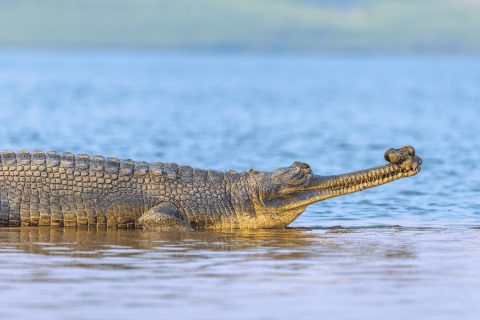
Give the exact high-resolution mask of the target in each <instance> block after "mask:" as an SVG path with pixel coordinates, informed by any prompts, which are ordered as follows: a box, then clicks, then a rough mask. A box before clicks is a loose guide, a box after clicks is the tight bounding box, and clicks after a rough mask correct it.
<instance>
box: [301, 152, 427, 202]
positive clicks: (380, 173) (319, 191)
mask: <svg viewBox="0 0 480 320" xmlns="http://www.w3.org/2000/svg"><path fill="white" fill-rule="evenodd" d="M385 160H387V161H388V162H389V163H388V164H385V165H382V166H378V167H374V168H370V169H366V170H360V171H355V172H350V173H345V174H339V175H332V176H319V175H314V177H313V179H312V180H311V183H310V184H309V185H307V186H304V187H303V188H302V190H298V191H297V192H295V193H296V194H295V201H293V203H295V205H296V206H308V205H309V204H312V203H315V202H318V201H322V200H325V199H328V198H333V197H338V196H341V195H345V194H348V193H353V192H357V191H362V190H365V189H369V188H373V187H376V186H379V185H382V184H386V183H388V182H392V181H395V180H398V179H401V178H406V177H411V176H414V175H416V174H417V173H419V172H420V170H421V165H422V159H420V157H418V156H416V155H415V149H414V148H413V147H411V146H405V147H403V148H400V149H398V150H397V149H389V150H387V151H386V152H385ZM293 203H292V204H293Z"/></svg>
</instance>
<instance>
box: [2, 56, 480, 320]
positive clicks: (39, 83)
mask: <svg viewBox="0 0 480 320" xmlns="http://www.w3.org/2000/svg"><path fill="white" fill-rule="evenodd" d="M0 111H1V112H0V121H1V124H2V125H1V126H0V141H1V144H2V149H10V150H16V149H26V150H34V149H40V150H43V151H48V150H56V151H71V152H85V153H89V154H101V155H104V156H116V157H118V158H132V159H134V160H145V161H164V162H177V163H180V164H189V165H191V166H195V167H200V168H212V169H220V170H226V169H235V170H237V171H243V170H246V171H248V169H250V168H256V169H259V170H273V169H275V168H277V167H281V166H288V165H290V164H291V163H293V162H294V161H297V160H299V161H302V162H306V163H308V164H309V165H310V166H311V167H312V169H313V171H314V172H315V173H318V174H323V175H329V174H337V173H345V172H350V171H355V170H360V169H365V168H368V167H372V166H376V165H380V164H383V163H385V161H384V160H383V153H384V152H385V150H387V149H388V148H391V147H394V148H398V147H401V146H403V145H407V144H410V145H412V146H414V147H415V149H416V151H417V154H418V155H419V156H420V157H421V158H422V159H423V166H422V171H421V172H420V173H419V174H418V175H417V176H415V177H412V178H408V179H402V180H399V181H395V182H393V183H390V184H387V185H384V186H380V187H377V188H374V189H370V190H366V191H363V192H359V193H355V194H351V195H347V196H343V197H338V198H334V199H329V200H326V201H324V202H320V203H317V204H314V205H311V206H310V207H308V208H307V210H306V211H305V213H304V214H303V215H302V216H300V217H299V218H298V219H297V220H296V221H295V222H294V223H292V224H291V225H290V227H291V228H288V229H285V230H256V231H231V230H229V231H224V232H213V231H208V232H207V231H205V232H193V233H185V234H182V233H169V232H166V233H159V232H147V231H143V230H110V229H109V230H96V229H95V230H91V229H90V230H89V229H77V228H62V229H59V228H2V229H0V301H2V303H1V307H0V319H12V318H16V319H27V318H28V319H30V318H31V317H32V316H34V317H36V318H39V319H47V318H49V319H100V318H102V319H107V318H115V319H132V318H134V317H138V318H143V319H246V318H248V319H291V318H297V317H299V318H300V317H301V318H306V319H318V318H326V319H452V318H461V319H477V317H478V314H479V312H480V303H479V302H480V238H479V236H480V206H479V204H480V200H479V194H480V174H479V173H478V171H479V168H480V140H479V138H478V137H479V133H480V129H479V126H478V120H479V119H480V59H478V58H472V57H382V56H302V55H235V54H193V53H189V54H187V53H182V54H179V53H158V52H120V53H119V52H108V51H105V52H73V51H33V50H32V51H28V50H6V49H4V50H1V51H0Z"/></svg>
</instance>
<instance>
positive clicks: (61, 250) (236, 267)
mask: <svg viewBox="0 0 480 320" xmlns="http://www.w3.org/2000/svg"><path fill="white" fill-rule="evenodd" d="M479 232H480V231H479V230H477V229H464V230H446V229H430V228H426V229H412V228H402V227H371V228H341V227H336V228H335V227H334V228H321V229H285V230H256V231H255V230H244V231H242V230H238V231H235V232H231V231H228V232H216V231H205V232H190V233H178V232H163V233H158V232H154V231H144V230H121V229H119V230H115V229H106V230H97V229H94V230H89V229H87V228H85V229H81V228H79V229H77V228H65V229H62V228H42V227H39V228H3V229H0V252H1V255H2V259H1V260H0V268H1V269H2V273H1V274H0V287H1V288H2V292H3V295H4V296H3V298H2V299H3V301H4V303H7V304H8V305H10V306H11V308H8V310H7V311H8V312H6V313H0V318H1V317H6V318H8V317H17V318H22V313H21V312H20V310H41V312H42V315H45V316H49V315H55V314H57V315H58V314H60V313H62V314H65V315H77V316H78V317H77V318H79V319H87V318H88V319H94V318H95V316H92V315H91V314H84V313H82V312H84V311H85V310H90V311H95V312H98V313H95V314H96V315H99V316H101V315H103V316H108V317H114V316H115V317H117V318H120V319H127V318H129V317H134V316H135V314H136V313H138V312H140V313H142V314H144V315H145V316H146V318H152V319H153V318H155V317H154V315H155V314H156V313H157V312H163V313H164V314H165V315H168V317H167V318H169V319H170V318H174V319H177V318H197V317H192V312H193V314H196V312H198V313H199V314H202V315H203V314H204V315H205V316H203V317H199V318H200V319H211V318H222V319H223V318H225V317H228V318H233V319H237V318H238V319H240V318H245V317H248V316H252V317H253V316H255V317H259V318H268V317H271V318H272V319H275V318H288V317H294V316H296V315H303V316H306V317H307V318H308V317H310V318H312V314H315V313H318V314H325V313H326V314H332V315H334V316H338V317H340V318H345V317H344V316H346V315H350V313H351V312H353V310H362V308H368V310H370V311H374V312H375V314H378V315H380V316H379V318H381V317H382V316H383V317H387V316H389V312H392V311H395V312H398V315H399V316H398V318H399V319H400V318H402V317H401V316H400V315H402V314H403V315H405V314H408V313H404V312H405V309H404V307H405V306H408V308H410V311H413V310H416V312H417V313H419V314H421V315H422V317H428V316H429V315H430V314H428V313H427V312H426V310H430V309H429V308H425V304H427V305H431V307H432V308H437V309H438V310H443V311H442V312H446V311H449V310H450V312H452V310H454V311H455V314H458V315H463V314H464V313H463V312H462V308H459V307H458V304H459V303H461V304H465V303H469V302H468V301H471V299H472V298H469V299H467V300H459V297H458V295H459V294H460V296H461V297H462V298H463V297H464V295H466V294H473V292H472V291H476V290H477V288H478V285H480V277H479V274H478V263H480V259H479V258H480V254H479V253H480V250H479V247H480V246H479V245H480V242H479V241H478V236H479V235H480V233H479ZM439 261H441V264H440V263H439ZM369 283H372V284H375V285H373V286H370V285H369ZM432 286H435V287H437V288H438V292H439V293H440V292H441V294H438V295H437V294H433V295H432V294H430V295H428V296H426V295H425V294H426V293H431V292H432V291H431V287H432ZM447 288H448V290H447ZM47 297H48V298H47ZM447 301H448V302H449V303H446V302H447ZM186 304H187V305H188V306H189V307H188V308H185V305H186ZM86 305H88V308H87V309H85V308H84V307H85V306H86ZM365 306H366V307H365ZM474 306H476V304H469V307H470V309H471V308H473V307H474ZM245 308H247V309H248V310H244V309H245ZM475 308H476V307H475ZM213 311H215V313H213V316H211V317H209V316H208V315H212V312H213ZM59 312H60V313H59ZM402 312H403V313H402ZM422 312H423V313H422ZM434 314H436V313H434ZM440 314H441V313H440ZM229 315H232V317H229ZM437 315H438V314H437ZM430 316H431V315H430ZM356 318H359V319H363V318H364V319H372V317H371V314H370V313H369V314H365V315H362V314H360V315H359V316H358V317H356ZM373 318H375V317H373ZM388 318H392V317H388ZM393 318H394V319H395V317H393ZM432 318H433V317H432ZM441 318H442V317H440V319H441Z"/></svg>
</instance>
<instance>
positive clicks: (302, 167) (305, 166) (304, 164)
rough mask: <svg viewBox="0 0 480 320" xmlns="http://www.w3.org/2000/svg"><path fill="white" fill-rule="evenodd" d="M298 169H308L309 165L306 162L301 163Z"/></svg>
mask: <svg viewBox="0 0 480 320" xmlns="http://www.w3.org/2000/svg"><path fill="white" fill-rule="evenodd" d="M299 168H300V169H302V170H308V169H310V166H309V165H308V164H306V163H302V164H301V165H300V166H299Z"/></svg>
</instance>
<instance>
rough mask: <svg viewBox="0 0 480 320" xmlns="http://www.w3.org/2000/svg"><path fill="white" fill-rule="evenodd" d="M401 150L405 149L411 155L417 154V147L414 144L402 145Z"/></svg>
mask: <svg viewBox="0 0 480 320" xmlns="http://www.w3.org/2000/svg"><path fill="white" fill-rule="evenodd" d="M399 151H403V152H406V153H408V154H409V155H411V156H412V157H413V156H415V149H414V148H413V147H412V146H405V147H401V148H400V149H399Z"/></svg>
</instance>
